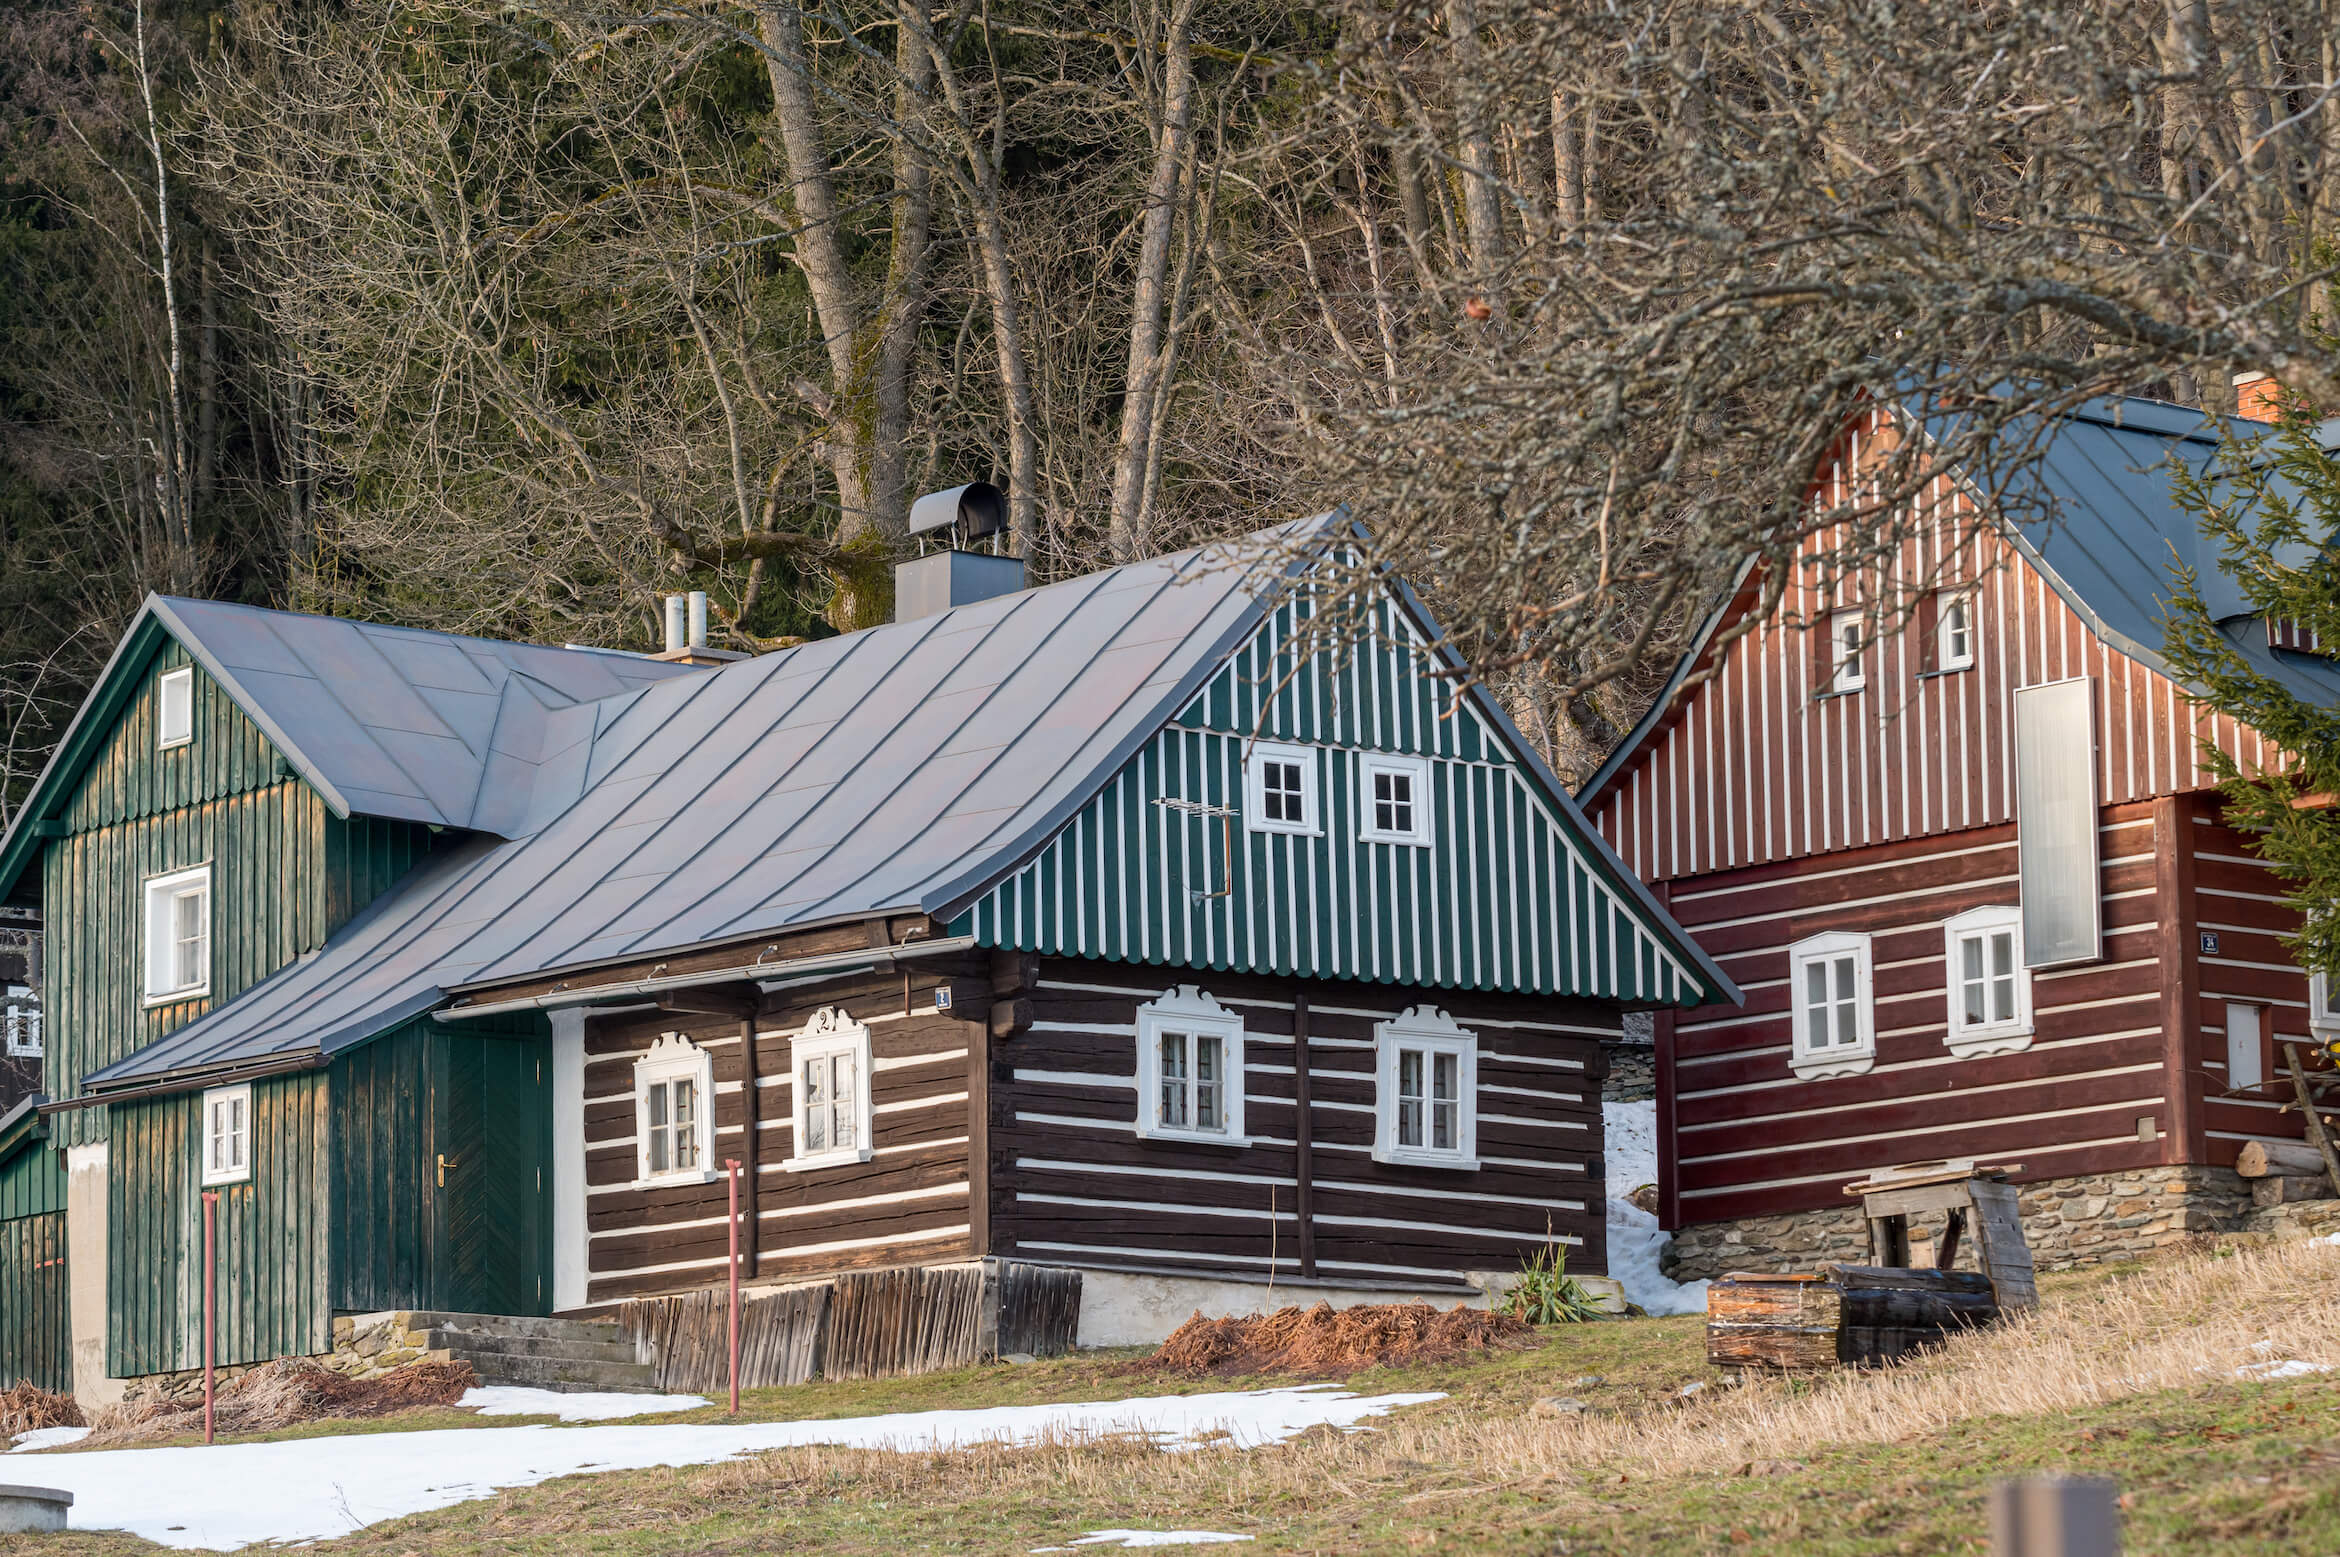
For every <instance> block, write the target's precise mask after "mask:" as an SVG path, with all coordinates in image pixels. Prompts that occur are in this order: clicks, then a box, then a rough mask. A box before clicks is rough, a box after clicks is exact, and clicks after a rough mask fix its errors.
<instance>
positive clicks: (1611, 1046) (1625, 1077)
mask: <svg viewBox="0 0 2340 1557" xmlns="http://www.w3.org/2000/svg"><path fill="white" fill-rule="evenodd" d="M1601 1047H1602V1048H1603V1049H1605V1050H1606V1051H1608V1057H1609V1074H1608V1076H1607V1078H1606V1079H1605V1080H1603V1081H1602V1082H1601V1101H1602V1102H1604V1103H1638V1102H1641V1101H1642V1100H1643V1099H1645V1098H1653V1097H1656V1096H1657V1050H1656V1049H1655V1048H1653V1047H1652V1046H1650V1045H1649V1044H1646V1043H1634V1042H1632V1041H1631V1040H1627V1041H1625V1042H1623V1043H1619V1042H1616V1041H1614V1040H1604V1041H1603V1042H1602V1044H1601Z"/></svg>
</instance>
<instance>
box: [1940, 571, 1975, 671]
mask: <svg viewBox="0 0 2340 1557" xmlns="http://www.w3.org/2000/svg"><path fill="white" fill-rule="evenodd" d="M1974 600H1975V595H1974V591H1973V590H1971V589H1945V590H1943V591H1942V592H1941V593H1940V594H1938V595H1936V596H1935V597H1934V668H1935V669H1936V670H1943V671H1950V670H1972V669H1973V668H1974V640H1975V618H1974ZM1953 611H1956V612H1957V613H1958V614H1959V616H1960V617H1962V618H1964V620H1965V622H1966V628H1965V632H1964V637H1965V639H1966V648H1965V649H1964V650H1963V651H1962V652H1953V651H1952V649H1951V647H1950V613H1951V612H1953Z"/></svg>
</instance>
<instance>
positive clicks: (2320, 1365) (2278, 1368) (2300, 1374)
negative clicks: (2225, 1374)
mask: <svg viewBox="0 0 2340 1557" xmlns="http://www.w3.org/2000/svg"><path fill="white" fill-rule="evenodd" d="M2331 1371H2332V1365H2331V1364H2330V1363H2328V1362H2302V1361H2300V1360H2299V1359H2298V1358H2297V1357H2286V1358H2284V1359H2283V1360H2282V1361H2280V1362H2253V1363H2245V1364H2244V1365H2243V1366H2242V1367H2239V1368H2237V1369H2235V1370H2234V1376H2235V1377H2236V1378H2238V1379H2302V1378H2306V1377H2307V1376H2308V1375H2309V1374H2311V1373H2329V1372H2331Z"/></svg>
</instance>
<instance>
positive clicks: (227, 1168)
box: [203, 1082, 252, 1187]
mask: <svg viewBox="0 0 2340 1557" xmlns="http://www.w3.org/2000/svg"><path fill="white" fill-rule="evenodd" d="M223 1108H235V1109H238V1110H239V1113H238V1114H237V1115H236V1116H235V1117H236V1118H237V1119H238V1121H239V1122H240V1123H241V1124H242V1126H243V1129H242V1132H241V1135H240V1136H236V1135H232V1134H231V1136H230V1139H232V1140H233V1141H234V1144H235V1147H236V1150H235V1152H234V1154H233V1157H232V1160H230V1161H227V1162H224V1163H222V1162H220V1161H219V1160H218V1158H219V1154H218V1153H217V1152H216V1151H214V1150H213V1147H214V1146H215V1145H216V1144H217V1142H218V1141H219V1138H220V1134H221V1132H220V1128H219V1112H220V1110H221V1109H223ZM251 1179H252V1088H251V1084H250V1083H249V1082H247V1083H245V1084H244V1085H242V1086H236V1087H213V1088H212V1089H211V1090H210V1091H208V1092H206V1093H204V1094H203V1182H204V1184H205V1186H206V1187H208V1186H210V1185H214V1184H248V1183H250V1182H251Z"/></svg>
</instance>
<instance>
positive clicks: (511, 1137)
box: [430, 1035, 552, 1314]
mask: <svg viewBox="0 0 2340 1557" xmlns="http://www.w3.org/2000/svg"><path fill="white" fill-rule="evenodd" d="M439 1055H440V1059H439V1063H438V1064H437V1065H436V1066H434V1067H433V1076H432V1093H433V1097H432V1108H431V1113H432V1126H433V1128H432V1135H433V1138H434V1139H433V1146H434V1148H435V1150H434V1153H433V1161H432V1162H431V1164H430V1171H431V1173H432V1179H433V1186H434V1189H435V1191H436V1193H435V1194H434V1196H433V1219H434V1223H435V1226H434V1229H433V1232H434V1237H433V1247H434V1251H435V1253H436V1256H437V1257H436V1259H435V1260H434V1262H433V1263H434V1266H435V1275H436V1278H437V1279H436V1282H435V1283H434V1284H435V1286H436V1287H437V1289H438V1291H437V1296H436V1299H435V1304H436V1306H437V1307H440V1308H443V1309H450V1310H453V1311H455V1312H457V1313H469V1314H546V1313H550V1312H551V1311H552V1309H551V1303H552V1077H551V1063H550V1057H549V1055H548V1053H547V1051H546V1049H545V1046H544V1045H542V1044H540V1043H534V1042H530V1041H527V1040H525V1039H512V1038H471V1037H467V1036H460V1035H450V1036H449V1037H447V1038H445V1039H444V1040H442V1042H441V1043H440V1045H439Z"/></svg>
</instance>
